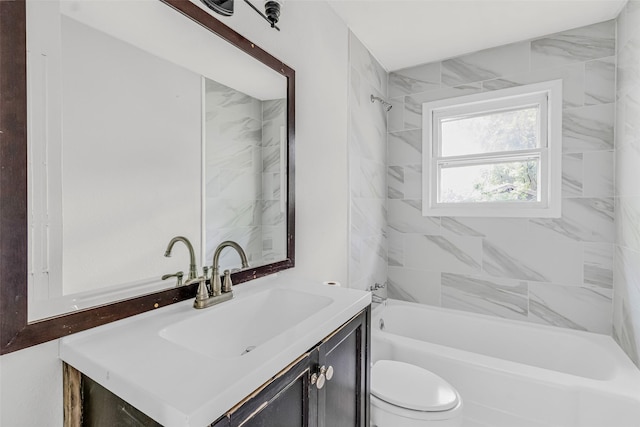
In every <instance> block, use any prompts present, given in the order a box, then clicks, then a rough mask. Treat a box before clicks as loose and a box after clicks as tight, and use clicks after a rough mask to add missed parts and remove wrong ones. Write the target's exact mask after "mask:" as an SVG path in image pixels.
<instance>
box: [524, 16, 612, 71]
mask: <svg viewBox="0 0 640 427" xmlns="http://www.w3.org/2000/svg"><path fill="white" fill-rule="evenodd" d="M615 28H616V27H615V21H606V22H602V23H599V24H593V25H589V26H587V27H582V28H577V29H575V30H569V31H564V32H562V33H558V34H553V35H550V36H547V37H542V38H539V39H536V40H533V41H532V42H531V67H532V68H534V69H535V68H543V67H552V66H557V65H563V64H567V63H571V62H583V61H588V60H590V59H598V58H605V57H610V56H614V55H615Z"/></svg>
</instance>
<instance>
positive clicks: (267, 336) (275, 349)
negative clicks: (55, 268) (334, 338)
mask: <svg viewBox="0 0 640 427" xmlns="http://www.w3.org/2000/svg"><path fill="white" fill-rule="evenodd" d="M292 270H293V269H292ZM233 292H234V298H233V299H232V300H230V301H226V302H223V303H221V304H218V305H215V306H213V307H209V308H206V309H202V310H195V309H194V308H193V299H190V300H187V301H182V302H179V303H177V304H172V305H170V306H168V307H162V308H158V309H157V310H153V311H149V312H148V313H144V314H141V315H138V316H134V317H129V318H127V319H123V320H120V321H117V322H113V323H110V324H108V325H103V326H100V327H97V328H92V329H89V330H86V331H83V332H79V333H77V334H73V335H71V336H69V337H65V338H64V339H63V340H62V341H61V344H60V357H61V359H62V360H64V361H65V362H67V363H69V364H70V365H71V366H73V367H75V368H76V369H78V370H80V371H81V372H82V373H84V374H85V375H87V376H89V377H91V378H92V379H93V380H94V381H97V382H98V383H99V384H101V385H102V386H104V387H106V388H107V389H108V390H109V391H111V392H112V393H114V394H116V395H118V396H119V397H121V398H122V399H124V400H126V401H127V402H129V403H130V404H132V405H133V406H135V407H136V408H138V409H139V410H141V411H142V412H144V413H146V414H147V415H149V416H150V417H152V418H153V419H155V420H156V421H158V422H159V423H160V424H162V425H166V426H181V427H182V426H185V427H186V426H188V427H201V426H204V425H209V424H210V423H211V421H212V420H216V419H218V418H219V417H220V416H222V415H223V414H224V413H225V411H227V410H229V408H232V407H233V406H234V405H236V404H237V403H238V402H240V401H241V400H242V399H244V398H245V397H246V396H247V395H249V394H250V393H251V392H253V391H254V390H256V389H257V388H259V387H260V386H261V385H263V384H264V383H266V382H267V381H269V380H270V379H271V378H272V377H273V376H274V375H276V374H277V373H278V372H279V371H281V370H282V369H283V368H285V367H286V366H287V365H289V364H290V363H291V362H292V361H293V360H295V359H296V358H298V357H299V356H300V355H301V354H304V353H305V352H306V351H307V350H309V349H310V348H311V347H313V346H314V345H316V344H317V343H318V341H320V340H321V339H323V338H324V337H326V336H327V335H329V334H331V333H332V332H333V331H334V330H336V329H337V328H339V327H340V325H343V324H344V323H345V322H347V321H348V320H349V319H351V318H352V317H353V316H354V315H355V314H357V313H358V312H359V311H361V310H362V309H364V308H365V307H366V306H367V305H369V303H370V302H371V296H370V294H369V293H368V292H364V291H357V290H354V289H348V288H338V287H335V286H324V285H322V284H320V282H318V281H313V280H309V279H306V278H303V277H300V276H298V275H297V274H296V272H295V271H288V272H285V273H278V274H273V275H271V276H267V277H263V278H260V279H256V280H252V281H249V282H247V283H243V284H242V285H241V286H238V287H237V288H235V289H234V291H233ZM248 348H253V350H251V351H249V352H246V350H247V349H248ZM194 370H196V371H197V375H194Z"/></svg>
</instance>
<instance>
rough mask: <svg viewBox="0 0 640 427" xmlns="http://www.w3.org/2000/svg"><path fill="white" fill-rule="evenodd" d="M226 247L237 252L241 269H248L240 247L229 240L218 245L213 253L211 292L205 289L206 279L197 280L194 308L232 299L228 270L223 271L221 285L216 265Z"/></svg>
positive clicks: (247, 263)
mask: <svg viewBox="0 0 640 427" xmlns="http://www.w3.org/2000/svg"><path fill="white" fill-rule="evenodd" d="M226 247H231V248H233V249H235V250H236V252H238V255H240V260H241V262H242V268H247V267H249V262H248V261H247V255H246V254H245V253H244V250H243V249H242V247H240V245H239V244H237V243H236V242H232V241H230V240H227V241H224V242H222V243H220V244H219V245H218V247H217V248H216V250H215V252H214V253H213V265H212V268H213V272H212V275H211V276H212V277H211V292H209V288H207V280H206V278H205V277H200V278H198V279H197V281H198V282H199V283H200V284H199V285H198V293H197V294H196V300H195V301H194V302H193V306H194V307H195V308H206V307H210V306H212V305H215V304H218V303H221V302H224V301H228V300H230V299H231V298H233V290H232V289H231V286H232V285H233V283H231V273H230V272H229V270H225V271H224V283H221V281H220V266H219V265H218V263H219V262H220V253H221V252H222V250H223V249H224V248H226ZM187 283H189V282H187Z"/></svg>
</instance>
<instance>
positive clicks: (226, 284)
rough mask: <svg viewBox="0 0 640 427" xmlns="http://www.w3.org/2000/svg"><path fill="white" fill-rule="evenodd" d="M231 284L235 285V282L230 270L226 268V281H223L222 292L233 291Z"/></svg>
mask: <svg viewBox="0 0 640 427" xmlns="http://www.w3.org/2000/svg"><path fill="white" fill-rule="evenodd" d="M231 286H233V283H232V282H231V272H230V271H229V270H225V271H224V282H222V292H225V293H226V292H231Z"/></svg>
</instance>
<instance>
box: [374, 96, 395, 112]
mask: <svg viewBox="0 0 640 427" xmlns="http://www.w3.org/2000/svg"><path fill="white" fill-rule="evenodd" d="M370 99H371V102H372V103H374V102H376V101H378V102H379V103H381V104H382V106H383V107H384V108H385V110H387V111H389V110H391V108H392V105H391V103H389V102H387V101H385V100H384V99H382V98H380V97H379V96H374V95H371V98H370Z"/></svg>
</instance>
